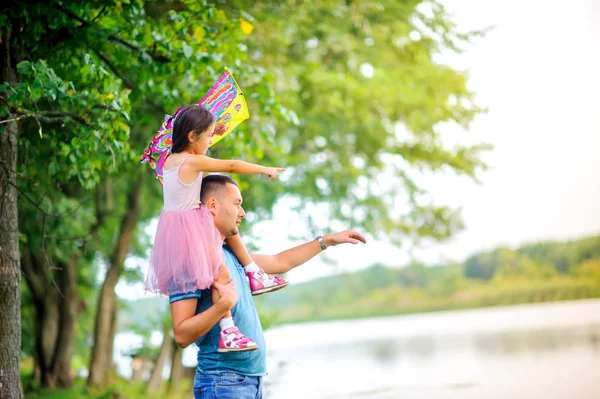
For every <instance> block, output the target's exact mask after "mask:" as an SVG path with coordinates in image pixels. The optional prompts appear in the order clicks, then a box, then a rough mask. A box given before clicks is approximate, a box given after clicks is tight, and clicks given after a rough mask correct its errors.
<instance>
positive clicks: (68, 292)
mask: <svg viewBox="0 0 600 399" xmlns="http://www.w3.org/2000/svg"><path fill="white" fill-rule="evenodd" d="M61 266H62V271H61V272H60V275H59V279H60V281H59V285H60V287H61V290H62V294H63V296H62V297H60V304H59V317H60V319H59V327H58V336H57V338H56V345H55V346H54V353H53V356H52V365H51V368H50V370H51V374H52V376H53V378H54V383H55V385H56V386H58V387H60V388H70V387H71V386H72V385H73V379H72V377H71V359H72V358H73V349H74V346H75V321H76V318H77V303H78V301H77V281H76V279H77V274H76V272H75V267H76V263H75V262H74V261H72V262H71V263H67V264H62V265H61Z"/></svg>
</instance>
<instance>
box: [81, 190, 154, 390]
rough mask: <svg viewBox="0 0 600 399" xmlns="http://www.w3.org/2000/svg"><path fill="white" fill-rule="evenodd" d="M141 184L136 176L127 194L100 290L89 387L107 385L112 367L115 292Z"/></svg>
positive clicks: (133, 225)
mask: <svg viewBox="0 0 600 399" xmlns="http://www.w3.org/2000/svg"><path fill="white" fill-rule="evenodd" d="M141 187H142V179H136V180H135V183H134V185H133V187H132V189H131V191H130V192H129V194H128V196H127V206H126V208H125V213H124V215H123V217H122V219H121V227H120V231H119V236H118V239H117V241H116V243H115V245H114V247H113V251H112V253H111V256H110V263H109V264H110V266H109V268H108V271H107V272H106V278H105V280H104V283H103V284H102V289H101V290H100V298H99V300H98V310H97V313H96V324H95V327H94V347H93V349H92V357H91V361H90V375H89V377H88V381H87V385H88V387H97V388H102V387H104V385H105V380H106V372H107V371H108V370H109V369H110V368H111V367H112V363H113V360H112V352H109V350H111V348H112V347H113V344H112V342H113V341H114V338H115V333H116V325H115V323H116V316H115V312H116V311H117V294H116V293H115V286H116V285H117V282H118V281H119V277H120V276H121V272H122V271H123V265H124V263H125V257H126V256H127V253H128V252H129V247H130V245H131V240H132V239H133V231H134V228H135V226H136V223H137V220H138V216H139V212H140V209H139V208H140V207H139V202H140V201H139V200H140V192H141Z"/></svg>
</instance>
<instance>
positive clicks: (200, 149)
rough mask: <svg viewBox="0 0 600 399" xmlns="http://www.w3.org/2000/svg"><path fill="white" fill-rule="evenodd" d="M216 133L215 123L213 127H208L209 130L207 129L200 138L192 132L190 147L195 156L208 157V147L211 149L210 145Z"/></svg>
mask: <svg viewBox="0 0 600 399" xmlns="http://www.w3.org/2000/svg"><path fill="white" fill-rule="evenodd" d="M214 131H215V124H214V123H213V124H212V125H210V126H209V127H208V129H206V130H205V131H203V132H202V133H200V135H199V136H196V135H195V134H194V132H190V134H189V137H190V141H191V143H190V147H191V150H192V152H193V153H194V154H196V155H206V152H207V151H208V147H210V144H211V143H212V135H213V133H214Z"/></svg>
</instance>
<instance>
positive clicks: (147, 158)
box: [141, 68, 250, 185]
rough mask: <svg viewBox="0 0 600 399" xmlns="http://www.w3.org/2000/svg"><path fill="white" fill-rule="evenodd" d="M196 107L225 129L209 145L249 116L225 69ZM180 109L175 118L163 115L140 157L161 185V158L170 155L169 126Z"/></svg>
mask: <svg viewBox="0 0 600 399" xmlns="http://www.w3.org/2000/svg"><path fill="white" fill-rule="evenodd" d="M198 104H199V105H202V106H203V107H204V108H206V109H207V110H208V111H210V113H211V114H213V115H214V117H215V120H216V123H217V124H223V125H225V126H226V129H225V130H224V132H223V133H221V134H218V135H217V134H216V133H215V135H213V138H212V144H211V146H213V145H215V144H216V143H218V142H219V141H221V140H222V139H223V138H224V137H225V136H227V135H228V134H229V133H231V132H232V131H233V129H235V128H236V127H237V126H238V125H239V124H240V123H242V122H243V121H245V120H246V119H248V118H249V117H250V113H249V112H248V106H247V105H246V100H245V99H244V93H242V90H241V89H240V87H239V86H238V84H237V82H236V81H235V79H234V78H233V75H232V74H231V72H230V71H229V69H227V68H225V73H223V75H222V76H221V77H220V78H219V80H217V83H215V85H214V86H213V87H212V88H211V89H210V90H209V91H208V93H206V95H205V96H204V97H203V98H202V100H200V102H198ZM180 110H181V108H179V109H178V110H177V112H175V116H171V115H165V120H164V121H163V123H162V125H161V126H160V128H159V129H158V131H157V132H156V134H155V135H154V138H153V139H152V141H151V142H150V145H149V146H148V148H146V151H145V152H144V155H142V161H141V163H148V164H149V165H150V167H151V168H152V170H153V171H154V173H155V174H156V178H157V179H158V181H159V182H160V184H161V185H162V184H163V182H162V175H163V168H164V165H165V159H166V158H167V156H168V155H169V153H170V152H171V146H172V145H173V141H172V138H173V123H174V122H175V121H176V120H177V115H178V114H179V111H180Z"/></svg>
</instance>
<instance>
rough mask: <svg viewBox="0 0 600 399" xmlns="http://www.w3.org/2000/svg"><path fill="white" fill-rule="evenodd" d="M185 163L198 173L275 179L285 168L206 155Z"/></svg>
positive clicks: (196, 156)
mask: <svg viewBox="0 0 600 399" xmlns="http://www.w3.org/2000/svg"><path fill="white" fill-rule="evenodd" d="M187 163H188V164H189V165H190V166H192V167H193V168H194V169H196V170H197V171H198V172H200V171H202V172H223V173H235V174H237V175H265V176H269V177H270V178H271V179H276V178H277V175H278V174H279V172H281V171H282V170H285V168H270V167H267V166H262V165H257V164H255V163H250V162H245V161H240V160H237V159H215V158H210V157H207V156H206V155H193V156H191V157H190V159H189V160H188V161H187Z"/></svg>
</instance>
